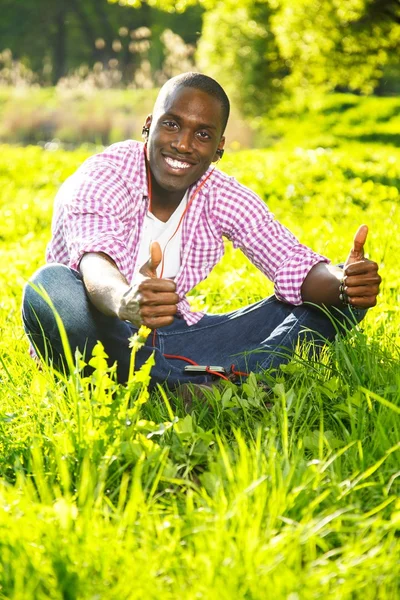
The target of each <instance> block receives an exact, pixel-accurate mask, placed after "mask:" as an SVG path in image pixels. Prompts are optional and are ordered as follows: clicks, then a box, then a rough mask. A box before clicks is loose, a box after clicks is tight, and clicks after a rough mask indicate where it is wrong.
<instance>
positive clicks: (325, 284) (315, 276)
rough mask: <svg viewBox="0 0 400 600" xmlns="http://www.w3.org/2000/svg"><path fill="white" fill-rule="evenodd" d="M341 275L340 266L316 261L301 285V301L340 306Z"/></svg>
mask: <svg viewBox="0 0 400 600" xmlns="http://www.w3.org/2000/svg"><path fill="white" fill-rule="evenodd" d="M342 277H343V270H342V269H341V268H340V267H335V266H333V265H328V264H326V263H317V264H316V265H314V266H313V267H312V269H311V270H310V272H309V273H308V275H307V277H306V278H305V280H304V281H303V285H302V286H301V296H302V298H303V302H313V303H314V304H325V305H326V306H342V302H341V301H340V299H339V293H340V292H339V286H340V282H341V280H342Z"/></svg>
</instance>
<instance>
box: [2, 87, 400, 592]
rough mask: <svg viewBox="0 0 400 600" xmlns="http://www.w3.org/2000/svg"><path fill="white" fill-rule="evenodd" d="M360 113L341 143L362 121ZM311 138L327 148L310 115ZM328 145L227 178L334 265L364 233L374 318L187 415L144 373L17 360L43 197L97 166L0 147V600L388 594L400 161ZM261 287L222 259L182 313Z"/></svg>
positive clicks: (399, 508)
mask: <svg viewBox="0 0 400 600" xmlns="http://www.w3.org/2000/svg"><path fill="white" fill-rule="evenodd" d="M340 101H341V102H342V104H341V106H344V98H343V97H341V100H340ZM329 102H331V104H330V108H331V109H332V108H335V110H337V108H338V106H339V104H340V103H339V102H337V103H336V104H335V103H334V101H333V100H332V101H331V100H330V99H328V100H327V104H329ZM346 102H347V104H352V103H351V102H350V99H349V98H347V101H346ZM324 106H325V109H326V108H327V105H324ZM352 106H353V105H352ZM352 106H350V107H349V108H348V110H345V109H343V113H342V114H343V121H342V122H338V123H336V130H337V131H340V130H341V128H342V133H343V132H345V131H346V130H347V124H348V123H349V122H350V121H353V120H354V119H355V118H356V113H357V111H356V109H355V108H353V107H352ZM382 106H383V107H384V108H382V109H380V108H379V105H378V104H377V106H376V111H375V114H376V117H377V119H378V120H379V115H380V114H382V115H383V114H385V115H386V116H388V114H389V113H388V112H387V111H388V110H389V109H387V105H386V103H383V104H382ZM325 109H324V110H325ZM380 110H381V111H382V112H380ZM352 111H353V112H352ZM360 111H361V112H360V115H359V118H360V123H359V124H358V125H357V127H359V128H360V130H359V131H358V133H359V134H360V135H361V128H362V123H361V121H362V120H364V119H365V118H366V114H367V112H368V111H366V112H365V113H362V109H360ZM385 111H386V112H385ZM329 115H331V113H329V112H326V113H325V116H326V118H328V119H329V118H330V117H329ZM286 118H287V117H286ZM321 118H322V117H321ZM369 118H370V119H371V123H372V116H371V115H370V116H369ZM303 120H304V122H303V124H302V127H303V129H302V131H303V132H307V126H306V123H307V122H306V117H303ZM385 123H386V121H384V120H383V121H382V122H377V124H376V126H377V127H380V126H385ZM286 124H287V125H288V124H289V121H286ZM295 124H296V122H294V123H293V124H292V127H293V128H294V126H295ZM369 126H371V125H369ZM282 127H283V125H282ZM309 128H310V130H312V131H313V135H314V134H315V135H316V136H317V137H318V135H317V133H316V129H315V128H316V123H315V121H314V120H313V119H311V120H310V121H309ZM313 128H314V129H313ZM324 135H326V132H323V134H322V136H324ZM334 141H335V145H333V144H332V147H331V148H328V147H326V148H324V149H323V148H321V147H320V148H318V147H310V146H311V142H310V139H306V140H304V143H302V141H301V139H300V137H299V133H298V136H297V138H296V144H294V143H293V139H292V141H290V140H288V142H287V145H286V146H284V145H283V144H281V145H277V146H276V147H275V149H274V150H265V151H246V152H240V153H237V154H233V153H227V154H226V156H225V157H224V161H223V163H222V164H223V166H224V169H226V170H227V171H228V172H229V173H231V174H235V175H236V176H237V177H238V178H239V179H240V180H241V181H243V183H245V184H247V185H249V186H250V187H252V188H253V189H254V190H255V191H256V192H258V193H259V194H260V195H261V197H262V198H263V199H265V200H266V201H267V202H268V204H269V205H270V207H271V209H272V210H273V211H274V212H275V213H276V215H277V217H278V218H279V219H280V220H281V221H282V222H283V223H285V224H286V225H288V226H289V227H290V228H291V229H293V230H294V232H295V233H297V234H298V235H299V236H300V238H301V240H302V241H303V242H305V243H308V244H310V245H312V246H313V247H314V248H315V249H316V250H319V251H321V252H324V253H326V254H328V255H329V256H330V257H331V258H332V259H333V260H334V261H338V260H341V259H343V258H344V257H345V255H346V254H347V252H348V249H349V246H350V244H351V241H352V235H353V233H354V231H355V228H356V227H357V226H358V225H359V224H360V223H361V222H366V223H368V224H369V225H370V235H369V238H368V251H369V253H370V254H371V256H372V257H373V258H375V260H377V261H378V262H379V263H380V266H381V272H382V276H383V278H384V283H383V289H382V296H381V300H380V302H379V305H378V306H377V307H376V308H375V309H374V310H373V311H371V312H370V314H368V316H367V317H366V319H365V321H364V322H363V325H362V328H358V329H356V330H355V331H354V332H353V333H352V334H351V335H350V336H349V337H348V338H346V339H343V340H338V341H337V342H336V343H334V344H332V346H331V347H330V348H328V349H326V350H325V351H324V353H323V355H322V356H321V358H320V359H319V360H318V361H317V360H313V359H310V358H308V354H307V348H305V347H303V348H298V353H297V354H296V356H295V358H294V359H293V360H292V361H291V362H290V363H289V364H288V365H287V366H285V367H284V368H281V369H279V370H278V371H274V372H267V373H264V374H262V375H261V376H260V377H259V378H260V379H261V380H262V382H263V383H264V384H267V385H269V387H270V388H271V391H270V392H269V393H267V392H266V391H265V390H264V389H262V388H261V387H259V386H258V381H257V379H256V377H255V376H251V377H250V378H249V379H248V380H247V382H246V385H244V386H243V387H241V388H240V387H237V386H236V385H234V384H232V383H226V385H225V386H224V387H222V388H221V389H215V390H214V391H211V392H210V393H209V394H208V398H207V402H202V401H201V400H200V399H195V400H194V402H193V408H192V411H191V412H190V413H189V414H188V413H186V412H185V410H184V408H183V405H182V400H181V399H180V398H179V397H178V398H177V397H175V395H174V394H172V393H171V392H166V390H164V389H161V388H160V389H158V390H156V391H154V392H153V393H152V394H151V395H150V394H149V393H148V388H147V383H148V375H149V369H150V368H151V363H149V364H147V365H146V366H145V367H144V368H143V369H142V370H140V371H137V372H135V371H134V369H132V371H131V379H130V381H129V383H128V384H127V385H126V386H118V385H117V384H116V383H115V379H114V377H115V369H114V368H113V367H110V366H108V365H107V363H106V357H105V353H104V349H103V348H102V347H101V346H100V345H98V346H97V348H96V349H95V352H94V355H93V357H92V358H90V362H91V365H92V367H93V368H94V372H93V373H92V374H91V375H90V376H89V375H86V374H85V376H84V375H83V374H82V372H80V368H81V367H82V366H83V364H82V358H81V357H79V356H77V357H75V360H76V361H77V368H76V369H75V370H74V372H73V374H72V375H71V377H69V378H66V377H58V378H54V376H53V373H52V371H51V370H50V369H45V370H44V371H39V370H38V369H37V367H36V365H35V363H34V362H33V361H32V360H31V359H30V357H29V356H28V355H27V342H26V340H25V338H24V334H23V331H22V326H21V322H20V317H19V306H20V300H21V289H22V285H23V284H24V282H25V281H26V280H27V278H28V277H29V275H30V274H31V273H32V272H33V270H34V269H36V268H37V267H38V266H39V265H40V264H41V263H42V260H43V255H44V249H45V244H46V241H47V239H48V236H49V230H50V220H51V204H52V199H53V197H54V193H55V191H56V189H57V187H58V186H59V185H60V183H61V182H62V181H63V180H64V179H65V178H66V177H67V176H68V175H69V174H70V173H71V172H72V171H74V170H75V169H76V167H77V166H78V165H79V164H80V163H81V162H82V160H83V159H84V158H85V157H86V156H87V155H88V150H79V151H76V152H73V153H72V152H71V153H68V152H65V151H61V150H57V151H49V150H42V149H40V148H34V147H28V148H13V147H11V146H2V148H1V155H0V156H1V159H0V223H1V227H0V240H1V244H0V258H1V262H2V269H1V271H0V286H1V289H2V298H1V303H0V598H4V599H15V600H17V599H18V598H24V599H26V600H36V599H43V600H44V599H48V598H54V599H59V598H67V599H75V598H76V599H78V598H79V599H86V598H87V599H89V598H90V599H93V598H110V599H115V600H120V599H121V598H129V599H136V598H137V599H139V598H144V597H146V598H150V599H153V598H154V599H155V598H160V597H161V596H162V597H163V598H165V599H171V600H172V599H175V598H176V597H178V596H179V597H182V598H193V599H194V598H200V599H201V598H204V599H207V600H221V599H222V600H231V599H232V598H251V599H254V600H256V599H260V600H264V599H265V598H266V597H267V598H274V599H277V600H280V599H282V600H287V598H293V599H294V598H304V599H305V600H317V599H322V598H326V597H328V598H330V597H332V598H363V600H375V599H376V598H381V599H387V600H391V599H392V598H396V597H397V596H398V595H399V591H400V588H399V577H398V563H399V560H400V553H399V544H398V533H399V528H400V503H399V499H398V498H399V491H400V490H399V478H398V474H399V473H398V471H399V469H398V463H399V452H400V447H399V439H400V419H399V411H400V394H399V390H400V361H399V359H400V353H399V348H400V337H399V331H400V326H399V319H400V313H399V309H398V306H399V289H400V285H399V284H400V281H399V270H398V264H397V239H398V235H399V226H400V219H399V214H398V203H399V182H400V170H399V165H400V151H399V149H398V148H395V147H394V146H388V145H381V144H378V143H375V144H369V145H367V144H360V143H359V142H357V141H354V140H353V141H347V140H345V139H344V136H343V135H341V136H339V137H337V138H335V139H334ZM335 146H336V147H335ZM269 289H270V288H269V285H268V284H267V283H266V282H265V280H264V278H263V277H262V276H261V275H260V274H259V273H258V272H257V271H256V270H255V269H253V268H251V267H250V266H249V265H248V263H247V261H246V260H245V259H243V258H242V257H241V256H240V254H239V253H238V252H236V251H233V250H232V248H231V247H230V246H229V245H227V252H226V256H225V259H224V262H223V264H222V265H220V266H218V267H217V268H216V269H215V270H214V272H213V273H212V275H211V277H210V278H208V279H207V280H206V281H204V282H203V283H202V284H201V286H198V288H196V290H195V291H194V293H193V294H192V303H193V304H194V305H196V307H197V308H203V309H204V308H206V309H210V308H212V309H213V310H215V311H221V310H230V309H233V308H235V307H236V306H241V305H243V304H245V303H246V302H251V301H253V300H257V299H259V298H260V297H263V296H264V295H265V294H266V293H267V292H268V290H269ZM138 343H140V340H133V346H135V347H136V348H137V344H138ZM71 360H73V359H72V358H71Z"/></svg>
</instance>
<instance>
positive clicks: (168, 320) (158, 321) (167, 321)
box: [142, 316, 174, 329]
mask: <svg viewBox="0 0 400 600" xmlns="http://www.w3.org/2000/svg"><path fill="white" fill-rule="evenodd" d="M173 322H174V317H173V316H170V317H148V318H145V319H143V321H142V324H143V325H146V327H149V328H150V329H160V327H167V326H168V325H171V324H172V323H173Z"/></svg>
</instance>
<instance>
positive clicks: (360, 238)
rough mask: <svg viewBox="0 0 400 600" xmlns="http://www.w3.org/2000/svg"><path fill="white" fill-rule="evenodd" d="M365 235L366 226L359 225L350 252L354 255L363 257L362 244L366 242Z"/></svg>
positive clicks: (366, 231) (366, 233) (366, 232)
mask: <svg viewBox="0 0 400 600" xmlns="http://www.w3.org/2000/svg"><path fill="white" fill-rule="evenodd" d="M367 235H368V227H367V225H361V227H359V228H358V230H357V233H356V235H355V236H354V240H353V248H352V252H354V253H355V254H362V255H363V256H364V244H365V242H366V241H367Z"/></svg>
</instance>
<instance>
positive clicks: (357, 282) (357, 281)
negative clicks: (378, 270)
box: [343, 274, 382, 288]
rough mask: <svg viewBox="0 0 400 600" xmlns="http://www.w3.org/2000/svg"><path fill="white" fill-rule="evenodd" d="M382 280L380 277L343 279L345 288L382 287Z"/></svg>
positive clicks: (355, 276) (358, 276)
mask: <svg viewBox="0 0 400 600" xmlns="http://www.w3.org/2000/svg"><path fill="white" fill-rule="evenodd" d="M381 281H382V279H381V277H380V275H377V274H375V275H371V276H368V275H364V276H362V275H352V276H349V277H345V278H344V279H343V283H344V287H345V288H351V287H358V286H368V285H380V283H381Z"/></svg>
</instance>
